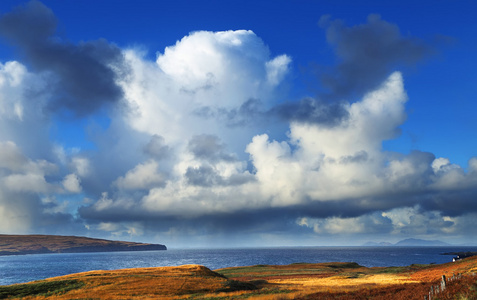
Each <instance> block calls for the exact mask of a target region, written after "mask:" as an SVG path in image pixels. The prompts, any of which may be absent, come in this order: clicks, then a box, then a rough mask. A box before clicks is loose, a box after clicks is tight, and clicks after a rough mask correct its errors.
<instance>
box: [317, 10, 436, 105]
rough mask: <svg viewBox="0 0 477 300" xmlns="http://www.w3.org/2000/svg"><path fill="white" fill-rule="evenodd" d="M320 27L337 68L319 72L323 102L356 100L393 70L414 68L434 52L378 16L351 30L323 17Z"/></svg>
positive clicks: (338, 21) (369, 17)
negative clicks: (331, 49) (322, 88)
mask: <svg viewBox="0 0 477 300" xmlns="http://www.w3.org/2000/svg"><path fill="white" fill-rule="evenodd" d="M320 25H321V26H322V27H324V28H326V37H327V41H328V43H329V44H330V45H331V46H333V48H334V50H335V53H336V56H337V58H338V63H337V65H336V66H334V67H333V68H332V69H330V70H328V71H326V72H320V73H322V74H321V78H320V79H321V83H322V86H323V87H324V88H325V89H327V92H326V93H323V94H322V95H320V97H321V98H323V99H330V100H336V99H345V98H347V97H350V96H358V97H359V96H361V95H362V94H363V93H366V92H368V91H369V90H371V89H373V88H376V87H377V86H378V85H379V84H381V82H382V80H383V78H386V77H387V76H388V75H389V74H390V73H391V72H392V71H394V70H395V69H396V68H398V67H403V66H412V65H415V64H416V63H417V62H420V61H422V60H423V59H424V58H426V57H428V56H429V55H431V54H433V53H434V51H435V50H434V49H433V47H431V46H430V45H428V44H426V43H425V42H424V41H423V40H421V39H418V38H415V37H411V36H403V35H402V34H401V32H400V30H399V27H398V26H397V25H395V24H392V23H389V22H386V21H384V20H382V19H381V18H380V16H379V15H369V16H368V20H367V23H366V24H361V25H357V26H352V27H347V26H345V24H344V23H343V21H341V20H331V18H330V17H329V16H324V17H322V18H321V20H320Z"/></svg>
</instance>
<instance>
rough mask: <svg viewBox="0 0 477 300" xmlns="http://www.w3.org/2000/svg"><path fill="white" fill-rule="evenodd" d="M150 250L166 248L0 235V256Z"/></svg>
mask: <svg viewBox="0 0 477 300" xmlns="http://www.w3.org/2000/svg"><path fill="white" fill-rule="evenodd" d="M152 250H167V247H166V246H164V245H161V244H146V243H134V242H123V241H110V240H104V239H94V238H88V237H79V236H60V235H7V234H0V255H21V254H42V253H82V252H114V251H152Z"/></svg>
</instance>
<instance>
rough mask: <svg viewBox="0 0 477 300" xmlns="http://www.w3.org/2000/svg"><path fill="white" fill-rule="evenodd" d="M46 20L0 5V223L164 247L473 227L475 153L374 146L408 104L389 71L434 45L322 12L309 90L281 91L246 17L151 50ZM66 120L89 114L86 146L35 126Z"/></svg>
mask: <svg viewBox="0 0 477 300" xmlns="http://www.w3.org/2000/svg"><path fill="white" fill-rule="evenodd" d="M57 23H58V21H57V19H56V17H55V15H54V13H53V12H52V10H51V9H49V8H48V7H46V6H45V5H44V4H42V3H40V2H38V1H32V2H28V3H27V4H25V5H23V6H20V7H18V8H16V9H14V10H12V11H11V12H7V13H5V14H3V15H2V16H1V17H0V35H1V37H2V38H3V39H4V41H5V42H6V43H8V44H9V45H11V47H13V48H14V49H16V51H17V52H18V53H19V57H21V60H11V61H2V62H1V64H0V128H1V131H0V231H1V233H31V232H37V233H49V234H83V235H93V236H105V237H110V236H115V237H119V238H120V237H123V238H124V237H131V236H136V237H141V238H147V239H151V240H155V241H157V242H164V243H166V244H172V245H188V244H192V245H210V243H211V242H212V241H214V242H217V243H223V244H224V245H241V244H243V242H244V239H246V242H247V243H250V244H254V245H284V244H291V243H297V244H300V243H301V244H327V243H329V242H328V241H331V243H332V242H335V243H342V244H346V243H347V241H348V242H349V241H351V243H353V242H359V241H366V240H367V239H370V238H373V237H374V238H375V237H380V238H383V239H385V237H388V238H389V237H396V238H400V237H409V236H416V237H422V238H435V237H440V238H442V237H444V238H445V237H448V238H452V239H456V238H457V240H459V241H464V240H465V239H466V237H468V236H469V235H472V234H475V233H476V229H475V228H477V226H475V225H477V224H476V223H475V222H476V221H475V220H477V219H476V216H477V202H476V201H475V195H476V194H477V157H470V158H469V161H468V165H467V166H461V165H458V164H455V163H452V162H451V161H450V160H449V159H448V158H445V157H436V156H435V155H434V154H432V153H430V152H423V151H419V150H414V151H412V152H410V153H399V152H393V151H386V150H384V149H383V142H384V141H387V140H392V139H395V138H397V137H398V136H399V135H400V126H401V125H403V124H404V123H405V122H406V118H407V113H406V103H407V101H408V96H407V93H406V90H405V80H404V78H403V74H402V73H401V72H399V67H402V66H411V67H412V66H415V65H416V64H417V63H418V62H421V61H422V60H424V59H426V58H428V57H430V56H431V55H433V54H434V53H435V52H436V51H437V50H436V49H435V48H434V47H433V46H432V45H430V44H429V43H427V42H425V41H424V40H421V39H418V38H415V37H408V36H404V35H402V34H401V32H400V30H399V28H398V26H397V25H395V24H392V23H389V22H387V21H385V20H383V19H381V17H380V16H379V15H369V17H368V19H367V21H366V22H365V23H364V24H360V25H356V26H350V27H348V26H346V25H345V23H344V22H343V21H341V20H335V19H332V18H331V17H328V16H325V17H322V18H321V20H320V22H319V23H320V26H321V27H322V28H323V30H325V31H326V37H327V42H328V43H329V45H330V47H331V48H332V49H333V51H334V53H335V55H336V57H337V59H338V62H337V63H336V64H335V65H334V66H332V67H329V68H326V69H324V70H322V72H321V73H320V76H319V78H317V82H316V84H317V85H319V86H320V92H319V93H318V94H317V95H316V96H312V97H310V96H303V97H302V98H301V99H292V100H290V99H289V98H288V96H287V90H289V89H290V85H291V83H292V77H293V76H294V75H293V54H280V55H272V53H271V51H270V49H269V48H268V46H267V45H266V41H264V40H262V39H261V38H260V37H259V36H257V35H256V34H255V33H254V32H253V31H251V30H229V31H218V32H212V31H194V32H191V33H190V34H189V35H187V36H184V37H182V38H181V39H180V40H178V41H177V42H176V44H175V45H170V46H168V47H166V48H165V49H164V50H163V51H162V52H158V54H157V58H156V59H155V60H151V59H150V58H149V57H148V56H147V54H146V53H145V51H144V50H143V49H140V47H128V48H121V47H119V46H117V45H115V44H114V43H111V42H109V41H107V40H106V39H100V40H95V41H83V42H80V43H73V42H70V41H68V40H66V39H65V38H61V37H59V36H58V35H57ZM32 28H34V30H33V31H32V30H31V29H32ZM411 101H412V99H411ZM98 116H102V117H103V118H108V124H107V126H103V125H98V124H95V121H94V120H96V119H95V118H97V117H98ZM66 117H67V118H70V120H73V122H86V123H87V124H88V125H86V126H85V130H86V131H87V132H88V140H89V142H90V143H92V144H94V147H93V148H92V149H82V148H81V142H79V143H78V146H76V147H65V146H64V145H61V144H59V143H57V142H56V141H55V140H54V138H52V134H51V132H52V131H54V130H61V128H60V129H58V127H61V126H62V125H61V124H62V123H61V120H62V118H66ZM58 120H60V121H58ZM85 120H86V121H85ZM58 122H59V123H58ZM472 228H474V229H472Z"/></svg>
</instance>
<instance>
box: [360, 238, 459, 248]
mask: <svg viewBox="0 0 477 300" xmlns="http://www.w3.org/2000/svg"><path fill="white" fill-rule="evenodd" d="M363 246H368V247H380V246H384V247H385V246H413V247H414V246H417V247H429V246H431V247H436V246H442V247H443V246H452V245H451V244H448V243H445V242H442V241H439V240H432V241H429V240H421V239H412V238H411V239H405V240H402V241H399V242H397V243H395V244H392V243H387V242H379V243H376V242H367V243H365V244H364V245H363Z"/></svg>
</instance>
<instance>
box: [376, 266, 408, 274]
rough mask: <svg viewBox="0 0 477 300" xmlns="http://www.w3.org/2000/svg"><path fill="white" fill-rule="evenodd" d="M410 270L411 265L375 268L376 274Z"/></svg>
mask: <svg viewBox="0 0 477 300" xmlns="http://www.w3.org/2000/svg"><path fill="white" fill-rule="evenodd" d="M407 271H409V267H386V268H382V269H377V270H374V272H372V273H374V274H398V273H403V272H407Z"/></svg>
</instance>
